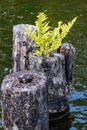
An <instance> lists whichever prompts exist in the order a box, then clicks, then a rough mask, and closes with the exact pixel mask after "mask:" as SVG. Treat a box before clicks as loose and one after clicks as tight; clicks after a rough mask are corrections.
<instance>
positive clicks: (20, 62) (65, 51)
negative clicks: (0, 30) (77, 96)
mask: <svg viewBox="0 0 87 130" xmlns="http://www.w3.org/2000/svg"><path fill="white" fill-rule="evenodd" d="M23 26H24V24H23V25H16V26H14V29H13V30H14V31H13V32H14V33H13V34H14V36H13V38H14V42H13V63H14V64H13V72H15V71H20V70H25V69H27V70H28V69H36V70H37V71H40V70H41V71H42V72H44V71H45V73H46V74H47V75H50V77H51V78H49V76H47V77H48V81H49V86H50V80H51V83H52V82H53V79H52V75H51V73H52V74H53V73H54V70H55V67H54V69H52V68H50V66H51V67H52V65H50V64H53V65H54V63H53V62H50V61H51V59H52V57H53V59H55V58H54V57H55V56H54V52H53V54H51V55H50V56H48V57H47V58H46V59H45V62H46V63H45V64H46V67H44V65H43V67H42V65H41V64H42V61H44V60H43V59H44V58H43V57H36V56H34V55H33V53H32V51H33V48H34V46H33V45H34V42H33V41H32V40H31V38H29V37H27V35H26V33H25V30H24V29H22V28H23ZM27 26H28V27H29V28H30V30H32V29H31V28H32V27H33V30H36V27H35V26H32V25H27ZM21 29H22V31H21ZM17 30H18V31H17ZM20 34H21V37H20ZM16 36H17V37H16ZM24 39H25V40H24ZM27 39H30V41H29V42H28V40H27ZM17 41H22V42H20V43H21V46H19V44H18V42H17ZM23 41H25V43H28V44H25V46H23V45H22V44H23ZM27 45H28V49H26V48H27ZM17 46H18V47H17ZM19 50H20V51H19ZM27 50H29V51H28V53H27ZM22 51H23V52H22ZM19 52H20V53H19ZM55 52H57V55H60V57H63V58H64V61H63V62H62V61H61V60H58V62H59V63H58V64H59V65H58V64H57V65H58V67H59V66H60V68H59V72H58V75H60V77H64V79H63V78H62V79H63V84H64V85H62V82H61V80H60V78H58V77H57V78H56V80H57V84H58V86H59V88H62V91H63V92H64V93H63V94H64V95H65V96H63V97H64V98H63V99H62V98H58V100H59V102H60V104H63V105H64V102H65V104H66V105H64V106H66V107H65V108H64V107H63V109H60V108H61V107H60V108H59V106H60V105H59V106H57V109H56V110H57V111H56V110H55V109H54V111H53V110H52V109H51V110H50V109H49V111H52V113H54V112H58V111H59V113H58V114H57V113H56V114H55V115H56V116H58V115H59V116H60V115H62V116H61V117H63V114H65V115H66V113H67V112H68V111H69V107H68V106H69V104H68V100H69V99H68V98H69V93H70V89H71V86H72V85H73V72H74V57H75V48H74V47H73V46H72V45H71V44H68V43H64V44H63V45H62V46H61V47H60V48H59V49H58V50H57V51H55ZM22 53H24V54H22ZM59 53H60V54H59ZM50 57H51V58H50ZM33 58H34V59H33ZM48 59H49V60H48ZM60 59H61V58H60ZM46 60H47V61H46ZM60 61H61V63H60ZM43 64H44V62H43ZM60 64H61V65H60ZM62 67H63V68H62ZM61 68H62V69H61ZM51 69H52V71H53V72H51ZM57 69H58V68H57ZM48 70H50V71H48ZM61 70H62V71H61ZM48 72H49V73H48ZM60 72H61V74H60ZM56 75H57V73H56ZM49 79H50V80H49ZM54 80H55V78H54ZM55 82H56V81H55ZM58 82H59V83H58ZM49 86H48V89H49V88H50V87H49ZM54 86H56V85H54ZM60 86H61V87H60ZM55 88H56V87H54V89H55ZM63 89H64V90H63ZM49 90H50V89H49ZM53 92H54V91H53ZM56 93H57V92H56ZM58 93H60V92H58ZM58 93H57V94H58ZM54 95H55V94H54ZM53 98H54V97H53ZM48 99H49V97H48ZM64 99H65V101H64ZM62 100H63V101H62ZM54 104H55V103H54ZM57 104H58V103H57ZM61 106H62V105H61ZM52 107H53V106H52ZM53 108H54V107H53ZM62 110H63V111H62ZM62 112H64V113H62Z"/></svg>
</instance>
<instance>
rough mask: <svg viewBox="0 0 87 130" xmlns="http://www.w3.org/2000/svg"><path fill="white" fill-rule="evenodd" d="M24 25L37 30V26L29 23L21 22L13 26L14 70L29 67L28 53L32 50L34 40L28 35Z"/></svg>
mask: <svg viewBox="0 0 87 130" xmlns="http://www.w3.org/2000/svg"><path fill="white" fill-rule="evenodd" d="M24 26H27V27H28V28H29V30H31V31H35V30H36V27H35V26H33V25H28V24H19V25H16V26H14V27H13V72H17V71H21V70H24V69H27V70H28V69H29V60H28V54H29V52H31V51H32V47H33V45H34V42H33V40H32V39H31V38H30V37H28V36H27V34H26V32H25V30H24Z"/></svg>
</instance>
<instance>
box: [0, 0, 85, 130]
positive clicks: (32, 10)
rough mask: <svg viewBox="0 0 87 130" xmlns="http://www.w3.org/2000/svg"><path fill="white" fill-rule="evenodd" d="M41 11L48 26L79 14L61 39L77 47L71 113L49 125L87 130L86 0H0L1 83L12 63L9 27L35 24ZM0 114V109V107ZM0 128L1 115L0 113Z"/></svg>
mask: <svg viewBox="0 0 87 130" xmlns="http://www.w3.org/2000/svg"><path fill="white" fill-rule="evenodd" d="M41 11H44V12H45V13H46V14H47V15H48V17H49V21H50V25H51V26H56V25H57V21H59V20H62V21H64V22H68V21H69V20H72V19H73V18H74V17H76V16H78V20H77V22H76V23H75V25H74V26H73V28H72V29H71V32H70V33H69V35H68V36H67V37H66V39H64V42H66V41H67V42H69V43H72V44H73V45H74V46H75V48H76V50H77V54H76V59H75V76H74V77H75V85H74V87H75V90H74V91H73V92H72V93H71V95H70V117H69V119H67V120H66V119H65V121H62V123H60V122H57V123H55V124H52V125H51V126H50V130H87V106H86V105H87V80H86V78H87V0H73V1H72V0H53V1H52V0H0V84H1V82H2V79H3V78H4V76H5V75H6V74H8V73H9V70H10V68H11V66H12V28H13V26H14V25H16V24H21V23H28V24H34V21H35V19H36V15H37V14H38V12H41ZM0 115H1V109H0ZM0 129H1V130H2V126H1V116H0Z"/></svg>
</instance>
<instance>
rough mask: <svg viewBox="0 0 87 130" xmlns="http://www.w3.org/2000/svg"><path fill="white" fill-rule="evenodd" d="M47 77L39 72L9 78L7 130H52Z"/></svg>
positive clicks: (4, 96)
mask: <svg viewBox="0 0 87 130" xmlns="http://www.w3.org/2000/svg"><path fill="white" fill-rule="evenodd" d="M47 107H48V105H47V86H46V76H45V75H44V74H43V73H41V72H39V73H36V72H35V71H22V72H21V71H20V72H16V73H12V74H10V75H7V76H6V77H5V78H4V80H3V82H2V120H3V127H4V130H48V129H49V128H48V108H47Z"/></svg>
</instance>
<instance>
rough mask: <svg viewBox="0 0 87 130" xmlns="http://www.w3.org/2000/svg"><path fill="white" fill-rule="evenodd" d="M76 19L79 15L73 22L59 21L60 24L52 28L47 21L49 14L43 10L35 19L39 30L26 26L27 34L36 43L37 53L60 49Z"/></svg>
mask: <svg viewBox="0 0 87 130" xmlns="http://www.w3.org/2000/svg"><path fill="white" fill-rule="evenodd" d="M76 19H77V17H75V18H74V19H73V20H72V21H71V22H68V24H63V23H62V22H61V21H59V22H58V26H57V27H56V28H54V29H53V30H51V29H50V26H49V22H47V15H46V14H44V13H43V12H41V13H39V15H37V20H36V21H35V25H36V29H37V31H33V32H31V31H29V30H28V28H27V27H25V31H26V33H27V35H28V36H30V37H31V38H32V39H33V40H34V42H35V44H36V51H35V55H36V56H47V55H48V54H49V53H51V52H52V51H54V50H56V49H58V48H59V47H60V46H61V44H62V40H63V38H64V37H65V36H66V35H67V34H68V32H69V30H70V28H71V27H72V26H73V24H74V23H75V21H76Z"/></svg>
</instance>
